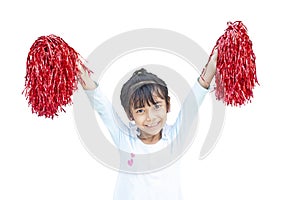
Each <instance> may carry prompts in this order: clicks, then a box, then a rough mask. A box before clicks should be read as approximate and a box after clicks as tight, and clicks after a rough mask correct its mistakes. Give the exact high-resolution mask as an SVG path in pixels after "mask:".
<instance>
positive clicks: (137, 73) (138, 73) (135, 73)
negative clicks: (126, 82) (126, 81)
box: [133, 68, 147, 76]
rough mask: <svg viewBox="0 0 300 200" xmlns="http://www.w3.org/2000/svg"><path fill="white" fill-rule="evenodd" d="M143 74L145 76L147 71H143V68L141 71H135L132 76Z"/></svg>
mask: <svg viewBox="0 0 300 200" xmlns="http://www.w3.org/2000/svg"><path fill="white" fill-rule="evenodd" d="M144 74H147V70H145V69H144V68H141V69H139V70H136V71H135V72H134V73H133V76H138V75H144Z"/></svg>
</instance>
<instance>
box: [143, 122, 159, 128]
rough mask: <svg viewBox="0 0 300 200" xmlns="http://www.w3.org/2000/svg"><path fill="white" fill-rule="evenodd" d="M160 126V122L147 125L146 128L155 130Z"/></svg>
mask: <svg viewBox="0 0 300 200" xmlns="http://www.w3.org/2000/svg"><path fill="white" fill-rule="evenodd" d="M158 125H159V122H156V123H153V124H146V125H145V126H146V127H148V128H155V127H157V126H158Z"/></svg>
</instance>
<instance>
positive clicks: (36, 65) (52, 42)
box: [23, 35, 91, 118]
mask: <svg viewBox="0 0 300 200" xmlns="http://www.w3.org/2000/svg"><path fill="white" fill-rule="evenodd" d="M80 58H81V57H80V55H79V54H78V53H77V52H76V51H75V50H74V49H73V48H72V47H70V46H69V45H68V44H67V43H66V42H65V41H64V40H63V39H62V38H60V37H58V36H55V35H49V36H41V37H39V38H38V39H37V40H36V41H35V42H34V43H33V45H32V46H31V48H30V51H29V53H28V57H27V63H26V76H25V89H24V90H23V93H24V94H25V97H26V99H27V100H28V105H30V106H31V107H32V113H36V114H37V115H38V116H45V117H46V118H53V117H54V116H57V115H58V112H61V111H64V112H65V110H64V109H63V107H64V106H65V105H67V104H72V99H71V96H72V94H73V93H74V91H75V90H76V89H77V83H78V80H79V79H80V73H81V72H80V70H79V69H78V65H81V66H82V68H83V70H85V71H88V73H90V72H91V71H90V70H89V69H88V68H87V67H86V66H85V65H84V64H83V62H82V60H81V59H80Z"/></svg>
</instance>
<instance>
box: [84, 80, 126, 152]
mask: <svg viewBox="0 0 300 200" xmlns="http://www.w3.org/2000/svg"><path fill="white" fill-rule="evenodd" d="M85 93H86V95H87V97H88V99H89V101H90V104H91V106H92V107H93V109H94V110H95V111H96V112H97V113H98V114H99V115H100V117H101V119H102V121H103V123H104V124H105V125H106V128H107V129H108V131H109V133H110V135H111V137H112V139H113V141H114V143H115V144H116V145H117V146H119V144H120V140H121V137H122V134H123V133H128V132H129V128H128V126H126V125H125V124H124V123H123V121H122V120H121V119H120V118H119V116H118V114H117V113H116V112H115V110H114V108H113V106H112V104H111V102H110V101H109V100H108V98H107V97H106V96H105V95H104V94H103V92H102V91H101V88H100V87H99V86H98V84H97V87H96V88H95V89H94V90H85Z"/></svg>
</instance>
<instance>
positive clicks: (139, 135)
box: [80, 52, 217, 200]
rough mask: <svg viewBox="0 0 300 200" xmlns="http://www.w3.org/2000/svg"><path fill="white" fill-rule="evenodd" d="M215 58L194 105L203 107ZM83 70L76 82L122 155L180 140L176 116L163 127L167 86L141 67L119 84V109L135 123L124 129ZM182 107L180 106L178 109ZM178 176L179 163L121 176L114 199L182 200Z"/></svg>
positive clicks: (146, 151) (204, 73)
mask: <svg viewBox="0 0 300 200" xmlns="http://www.w3.org/2000/svg"><path fill="white" fill-rule="evenodd" d="M216 54H217V53H216V52H215V53H214V54H213V55H212V57H211V59H210V60H209V62H208V63H207V65H206V66H205V68H204V69H203V71H202V74H201V75H200V77H199V78H198V80H197V81H196V83H195V85H194V87H193V89H192V90H193V93H194V94H195V95H196V99H197V101H198V102H197V103H198V105H200V104H201V103H202V101H203V99H204V97H205V95H206V93H207V92H208V88H209V86H210V83H211V80H212V79H213V77H214V75H215V71H216V56H217V55H216ZM81 71H82V75H81V77H82V81H81V82H80V83H81V85H82V87H83V88H84V90H85V92H86V94H87V96H88V98H89V100H90V102H91V104H92V106H93V108H94V109H95V110H96V112H97V113H99V115H100V116H101V118H102V120H103V122H104V124H105V125H106V126H107V128H108V130H109V132H110V135H111V137H112V139H113V142H114V143H115V145H116V146H117V147H118V148H119V149H120V150H123V151H126V152H129V153H132V155H133V156H134V155H137V154H149V153H153V152H157V151H159V150H161V149H164V148H165V147H166V146H168V145H169V144H170V143H172V142H173V141H174V139H176V138H181V137H179V134H180V133H179V132H180V131H179V130H181V129H179V128H178V127H179V126H180V123H181V120H180V117H178V118H177V120H176V122H175V123H174V124H173V125H171V126H170V125H167V124H166V121H167V113H168V112H169V111H170V97H169V95H168V88H167V85H166V83H165V82H164V81H163V80H161V79H160V78H159V77H157V76H156V75H154V74H152V73H150V72H147V71H146V70H145V69H143V68H142V69H139V70H137V71H135V72H134V73H133V75H132V77H131V78H130V79H129V80H128V81H127V82H126V83H125V84H124V85H123V87H122V90H121V95H120V98H121V104H122V106H123V108H124V110H125V112H126V114H127V116H128V118H129V120H131V121H134V125H132V124H131V125H130V126H126V125H125V124H121V125H120V124H119V123H118V124H116V120H115V112H114V111H113V109H112V106H111V103H110V102H109V101H108V100H107V99H106V97H105V96H104V95H103V93H102V92H101V86H98V85H97V84H96V83H95V82H94V81H93V80H92V79H91V78H90V76H89V75H88V74H87V73H86V72H85V71H84V70H81ZM184 104H188V103H187V102H184ZM184 107H185V106H184V105H183V106H182V108H181V109H184ZM179 115H180V114H179ZM107 153H109V152H107ZM126 161H127V160H126ZM145 163H147V162H145ZM145 163H134V160H133V159H131V160H128V163H126V164H127V165H129V166H132V165H135V164H136V165H139V164H140V165H142V164H145ZM179 174H180V170H179V162H175V163H174V164H172V165H170V166H168V167H165V168H163V169H161V170H159V171H155V172H150V173H126V172H119V176H118V179H117V183H116V187H115V192H114V199H115V200H182V194H181V189H180V188H181V187H180V176H179Z"/></svg>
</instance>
